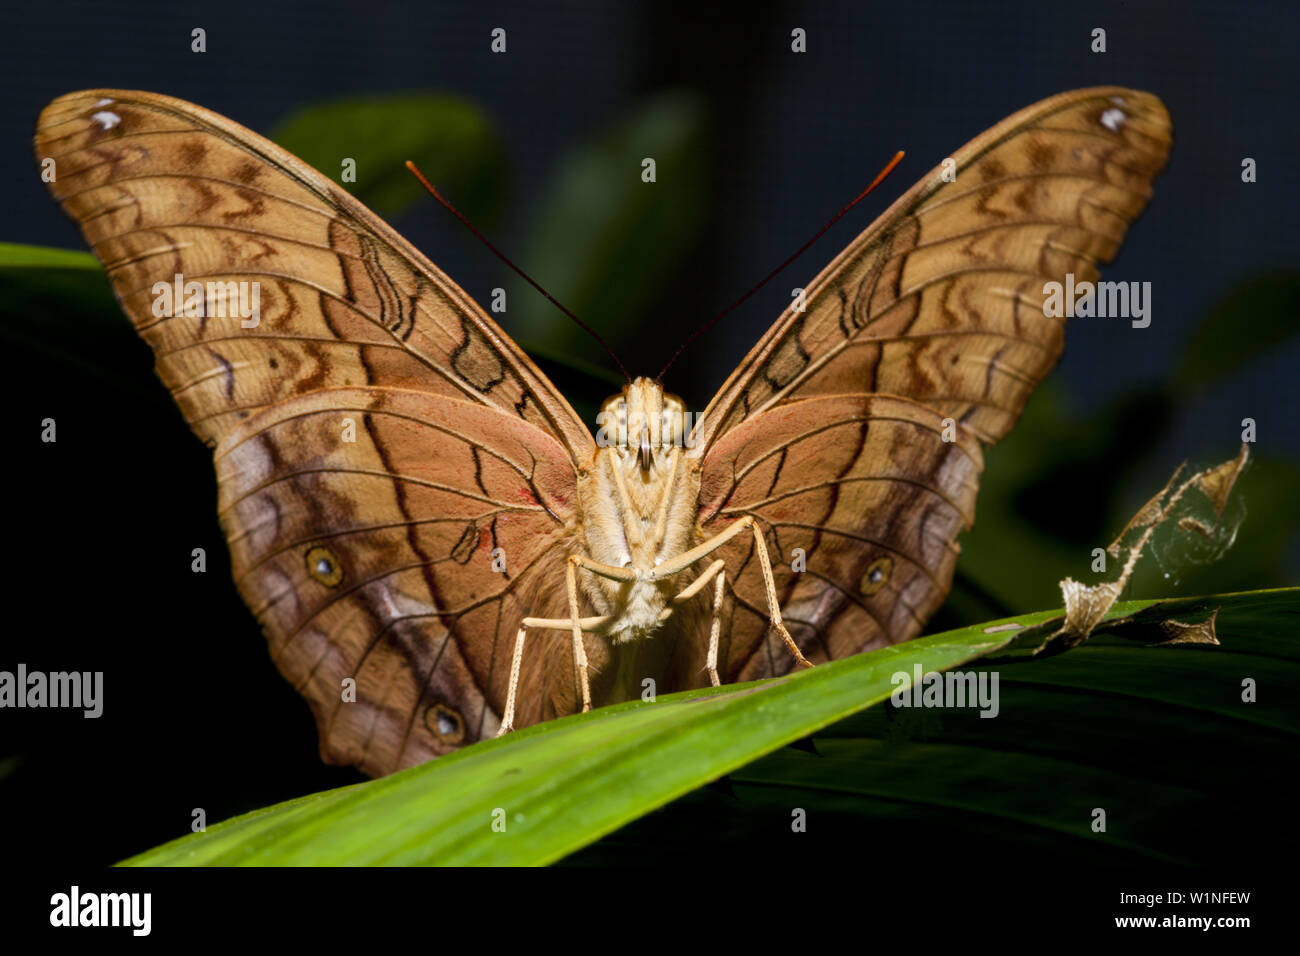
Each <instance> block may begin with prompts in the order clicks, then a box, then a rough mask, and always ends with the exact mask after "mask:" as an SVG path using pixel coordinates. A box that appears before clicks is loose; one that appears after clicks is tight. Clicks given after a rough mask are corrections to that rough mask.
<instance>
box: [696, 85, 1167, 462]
mask: <svg viewBox="0 0 1300 956" xmlns="http://www.w3.org/2000/svg"><path fill="white" fill-rule="evenodd" d="M1171 144H1172V140H1171V128H1170V122H1169V114H1168V112H1167V111H1166V110H1165V107H1164V104H1163V103H1161V102H1160V100H1159V99H1157V98H1156V97H1154V96H1152V95H1151V94H1149V93H1142V92H1139V91H1136V90H1128V89H1121V88H1117V87H1109V88H1100V89H1089V90H1076V91H1074V92H1071V93H1063V94H1061V95H1059V96H1054V97H1052V98H1051V99H1047V100H1044V101H1042V102H1041V103H1037V104H1035V105H1034V106H1031V107H1029V108H1027V109H1024V110H1022V111H1020V112H1019V113H1017V114H1015V115H1014V116H1011V117H1009V118H1008V119H1006V120H1004V121H1003V122H1001V123H999V124H998V125H997V126H995V127H993V128H992V129H991V130H989V131H988V132H986V133H984V134H983V135H981V136H979V137H977V138H976V139H974V140H973V141H972V142H970V143H968V144H967V145H966V146H964V147H963V148H962V149H960V150H958V151H957V152H956V153H954V154H953V156H952V159H953V162H954V165H953V167H952V169H953V171H954V172H955V180H954V181H952V182H948V181H945V179H944V172H945V167H944V166H942V165H941V166H939V167H936V169H935V170H934V171H933V172H932V173H931V174H930V175H929V176H927V177H925V178H924V179H922V180H921V181H920V182H919V183H917V184H916V185H915V186H913V187H912V189H910V190H909V191H908V192H907V193H906V194H905V195H903V197H902V198H900V199H899V200H898V201H897V202H895V203H894V204H893V205H892V206H891V207H890V208H889V209H888V210H886V212H885V213H884V214H883V215H882V216H881V217H880V218H879V219H877V220H876V222H875V223H873V224H872V225H871V226H870V227H869V228H868V229H867V230H866V231H865V232H863V233H862V234H861V235H860V236H858V237H857V238H856V239H855V240H854V241H853V242H852V243H850V245H849V246H848V248H847V249H845V250H844V251H843V252H842V253H840V255H839V256H837V257H836V258H835V259H834V261H832V262H831V264H830V265H828V266H827V267H826V268H825V269H824V270H822V272H821V274H820V275H818V276H817V278H816V279H814V280H813V281H812V282H811V283H809V284H808V286H807V293H806V299H807V302H806V311H804V312H802V313H801V312H796V311H795V310H794V308H793V306H792V307H791V309H789V310H787V311H786V313H785V314H784V315H782V316H781V318H780V319H779V320H778V321H777V323H776V324H775V325H774V326H773V327H772V328H771V329H770V330H769V331H768V333H767V334H766V335H765V336H764V337H763V338H762V340H761V341H760V342H759V343H758V345H756V346H755V347H754V349H753V350H752V351H751V352H750V353H749V355H747V356H746V357H745V359H744V361H742V362H741V364H740V366H739V367H738V368H737V369H736V371H735V372H734V373H733V374H732V375H731V377H730V378H729V379H728V380H727V382H726V384H724V385H723V387H722V389H721V391H719V393H718V395H717V396H716V397H715V398H714V400H713V401H712V402H711V403H710V405H709V407H708V409H706V410H705V412H704V414H703V415H702V416H701V418H700V422H699V426H698V429H697V436H698V439H699V441H698V444H699V445H700V447H702V448H705V449H707V447H708V445H709V444H710V443H711V442H712V441H713V440H715V439H716V438H717V437H719V436H721V435H723V434H725V433H726V432H727V430H728V429H730V428H734V427H735V426H736V425H738V424H739V423H740V422H742V421H746V420H748V419H750V418H752V417H754V416H755V415H759V414H761V413H762V412H764V411H765V410H767V409H769V408H773V407H775V406H777V405H779V404H781V403H782V402H788V401H794V400H797V399H800V398H809V397H814V396H819V395H840V394H855V393H872V392H884V393H889V394H893V395H901V396H905V397H907V398H911V399H913V400H915V401H919V402H923V403H924V404H926V405H929V406H930V407H931V408H934V409H936V410H937V411H940V412H942V413H943V414H944V416H946V417H952V418H955V419H956V420H958V421H960V422H961V423H962V424H963V425H964V426H965V427H967V428H969V429H970V430H971V431H973V432H974V433H975V435H976V436H977V437H979V438H980V440H981V441H983V442H985V443H990V442H994V441H997V440H998V439H999V438H1001V437H1002V436H1003V435H1005V434H1006V432H1007V431H1008V430H1009V429H1010V428H1011V426H1012V425H1013V424H1014V423H1015V421H1016V419H1017V418H1018V417H1019V415H1020V411H1021V409H1022V408H1023V407H1024V404H1025V401H1026V400H1027V399H1028V397H1029V393H1030V392H1031V391H1032V390H1033V388H1034V387H1035V386H1036V385H1037V384H1038V383H1039V382H1040V381H1041V380H1042V379H1043V377H1044V376H1045V375H1046V374H1047V373H1048V371H1050V369H1051V368H1052V366H1053V365H1055V364H1056V360H1057V358H1058V357H1059V356H1060V354H1061V348H1062V346H1063V344H1064V341H1065V339H1064V320H1063V319H1059V318H1048V317H1046V316H1045V315H1044V310H1043V306H1044V300H1045V299H1046V297H1047V294H1046V293H1045V292H1044V285H1045V283H1047V282H1050V281H1057V282H1064V281H1065V279H1066V274H1067V273H1073V275H1074V276H1075V280H1076V282H1082V281H1085V280H1086V281H1094V280H1096V279H1097V277H1098V271H1097V266H1098V264H1100V263H1105V262H1109V261H1110V260H1111V259H1112V258H1113V257H1114V255H1115V253H1116V252H1117V251H1118V249H1119V246H1120V242H1121V240H1122V239H1123V238H1124V233H1125V231H1126V230H1127V228H1128V225H1129V223H1130V222H1132V220H1133V219H1134V218H1135V217H1136V216H1137V215H1138V214H1139V213H1140V212H1141V211H1142V209H1143V208H1144V207H1145V206H1146V204H1147V200H1148V199H1149V198H1150V196H1151V180H1152V179H1153V177H1154V176H1155V175H1156V174H1157V173H1158V172H1159V171H1160V170H1161V169H1162V168H1163V167H1164V165H1165V161H1166V159H1167V158H1168V155H1169V149H1170V146H1171Z"/></svg>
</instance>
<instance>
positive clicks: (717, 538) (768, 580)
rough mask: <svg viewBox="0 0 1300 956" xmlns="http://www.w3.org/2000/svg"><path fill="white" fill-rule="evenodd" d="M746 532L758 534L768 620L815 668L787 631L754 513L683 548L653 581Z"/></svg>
mask: <svg viewBox="0 0 1300 956" xmlns="http://www.w3.org/2000/svg"><path fill="white" fill-rule="evenodd" d="M745 531H749V532H751V533H752V534H753V535H754V550H755V551H756V552H758V566H759V569H760V570H761V571H762V572H763V588H764V590H765V591H766V592H767V610H768V615H769V616H768V621H769V622H770V624H771V626H772V627H774V628H776V632H777V633H778V634H780V635H781V640H783V641H784V642H785V646H786V647H787V648H788V649H789V651H790V653H791V655H793V656H794V659H795V663H796V664H799V665H800V666H801V667H812V661H810V660H808V659H807V658H805V657H804V656H803V652H802V651H800V650H799V645H798V644H796V643H795V642H794V638H793V637H791V636H790V632H789V631H788V630H786V626H785V622H784V621H783V620H781V605H780V602H779V601H778V600H777V596H776V580H775V578H773V577H772V559H771V558H770V557H768V554H767V542H766V541H764V540H763V533H762V532H761V531H759V530H758V522H757V521H756V520H754V517H753V516H752V515H745V517H743V518H741V519H740V520H739V521H737V522H735V523H734V524H732V525H730V526H729V527H728V528H727V529H726V530H725V531H723V532H721V533H720V534H717V535H714V536H713V537H712V538H710V539H709V540H708V541H705V542H704V543H703V544H698V545H696V546H695V547H693V548H691V549H690V550H689V551H683V552H682V553H681V554H679V555H678V556H677V557H675V558H673V559H672V560H670V561H665V562H664V563H663V564H661V565H659V567H657V568H655V569H654V571H653V572H651V574H650V577H649V579H650V580H652V581H653V580H657V579H659V578H666V577H670V576H672V575H674V574H678V573H679V572H681V571H683V570H685V569H686V568H688V567H690V566H691V565H692V564H694V563H695V562H696V561H698V560H700V559H701V558H704V557H707V556H708V555H710V554H712V553H713V552H714V551H716V550H718V548H720V547H722V546H723V545H724V544H726V543H727V542H728V541H730V540H731V539H732V538H734V537H736V536H737V535H740V534H743V533H744V532H745Z"/></svg>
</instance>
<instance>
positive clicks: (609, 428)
mask: <svg viewBox="0 0 1300 956" xmlns="http://www.w3.org/2000/svg"><path fill="white" fill-rule="evenodd" d="M685 423H686V406H685V404H684V403H683V402H682V400H681V399H680V398H678V397H677V396H676V395H670V394H668V393H666V392H665V391H664V390H663V388H662V387H661V386H660V385H659V383H658V382H656V381H654V379H649V378H638V379H635V380H634V381H632V382H630V383H629V384H628V385H626V386H624V387H623V393H622V394H621V395H615V396H613V397H612V398H609V399H607V400H606V402H605V404H604V405H603V406H602V407H601V410H600V414H599V415H597V416H596V424H597V425H598V426H599V429H600V430H599V431H598V432H597V434H596V443H597V444H598V445H600V446H601V447H612V448H614V449H615V451H616V453H617V454H618V457H619V459H620V461H622V462H623V463H625V465H627V466H632V467H635V468H637V469H639V470H640V471H641V473H642V475H643V476H646V477H648V476H649V474H650V473H651V471H652V470H654V469H655V467H656V465H657V464H662V463H663V462H665V461H666V460H667V457H668V456H669V455H670V454H671V453H672V451H673V449H674V448H681V447H683V445H684V444H685V441H686V437H687V436H686V428H685Z"/></svg>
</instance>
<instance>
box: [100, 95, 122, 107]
mask: <svg viewBox="0 0 1300 956" xmlns="http://www.w3.org/2000/svg"><path fill="white" fill-rule="evenodd" d="M115 102H117V101H116V100H114V99H113V98H112V97H111V96H106V97H104V98H103V99H102V100H100V101H99V102H98V103H96V104H95V107H96V108H99V107H101V106H112V105H113V104H114V103H115Z"/></svg>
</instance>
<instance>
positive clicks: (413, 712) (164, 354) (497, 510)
mask: <svg viewBox="0 0 1300 956" xmlns="http://www.w3.org/2000/svg"><path fill="white" fill-rule="evenodd" d="M36 153H37V157H38V159H41V160H43V159H45V158H53V159H54V160H55V172H56V179H55V181H54V182H53V183H51V184H50V186H51V190H52V192H53V193H54V195H55V197H56V198H57V199H58V200H59V201H60V202H61V203H62V204H63V207H64V209H65V210H66V211H67V212H68V214H69V215H70V216H71V217H72V218H73V219H75V220H76V221H77V222H78V224H79V225H80V226H81V229H82V232H83V233H84V234H85V237H86V240H87V241H88V242H89V243H90V246H91V248H92V250H93V251H94V253H95V255H96V256H97V257H98V258H99V259H100V261H101V262H102V263H103V264H104V266H105V268H106V269H107V271H108V274H109V276H110V278H111V280H112V283H113V288H114V290H115V291H116V293H117V296H118V299H119V301H120V302H121V304H122V306H123V308H124V310H125V311H126V313H127V315H128V316H130V318H131V320H132V321H133V322H134V323H135V326H136V329H137V330H138V331H139V333H140V335H141V336H142V337H143V338H144V339H145V340H146V341H147V342H148V343H149V344H150V345H151V346H152V347H153V349H154V352H155V355H156V359H157V369H158V373H159V375H160V376H161V378H162V380H163V381H164V383H166V385H167V386H168V388H170V389H171V391H172V394H173V395H174V396H175V398H176V401H177V403H178V404H179V405H180V407H181V410H182V411H183V412H184V414H185V417H186V419H187V420H188V421H189V423H190V425H191V427H192V428H193V429H194V431H195V432H196V433H197V434H198V435H199V436H200V437H201V438H203V439H204V440H205V441H207V442H208V443H209V444H210V445H212V446H214V447H215V454H216V459H217V465H218V472H219V479H220V489H221V490H220V496H221V509H222V512H221V513H222V523H223V526H224V528H225V530H226V533H227V536H228V539H229V541H230V546H231V552H232V557H233V559H234V569H235V575H236V579H237V581H238V584H239V587H240V591H241V593H242V594H243V596H244V597H245V599H246V600H247V601H248V603H249V605H250V606H251V607H252V608H253V609H254V611H255V612H256V613H257V615H258V617H259V618H260V619H261V621H262V623H263V625H264V628H265V630H266V632H267V637H268V640H269V642H270V645H271V650H272V653H273V655H274V656H275V658H276V661H277V664H278V665H279V667H280V669H281V671H282V672H283V673H284V674H285V676H286V677H288V679H289V680H290V681H292V682H293V683H294V684H295V685H297V686H298V687H299V688H300V689H301V690H302V692H303V693H304V694H305V695H306V697H307V698H308V700H309V702H310V703H311V706H312V708H313V710H314V712H315V714H316V717H317V720H318V723H319V726H320V731H321V748H322V753H323V755H324V756H325V757H326V759H329V760H331V761H334V762H346V763H355V764H356V765H358V766H360V767H361V768H362V769H363V770H365V771H366V772H368V773H371V774H379V773H387V772H390V771H392V770H394V769H397V768H399V767H402V766H407V765H410V764H412V763H416V762H419V761H420V760H423V759H427V758H428V757H429V756H431V755H434V754H438V753H444V752H446V751H448V750H450V749H454V748H455V747H456V746H458V745H459V744H462V743H468V742H471V741H473V740H476V739H478V738H479V737H482V736H484V735H487V734H490V733H492V732H493V731H495V729H496V725H497V721H498V720H499V716H498V715H499V712H500V709H501V706H502V704H503V703H504V697H505V682H506V679H507V676H508V671H509V662H510V659H509V655H510V651H511V645H512V643H513V638H514V635H515V631H516V629H517V627H518V623H519V619H520V618H521V617H522V615H523V614H524V613H531V614H540V615H558V614H560V613H562V612H563V600H562V599H561V600H560V602H559V604H558V605H557V603H556V601H555V598H556V595H555V594H554V591H555V588H554V587H553V586H552V587H548V588H542V587H541V586H540V584H539V581H540V579H541V577H542V575H543V572H544V571H545V569H546V568H547V567H548V566H550V565H552V564H554V565H555V567H554V568H552V569H551V570H552V573H553V574H554V575H556V576H554V577H551V578H550V581H552V582H553V581H556V580H559V581H562V580H563V558H564V555H565V553H566V547H565V542H564V531H563V529H564V528H565V526H566V524H567V523H568V522H569V520H570V519H571V517H572V513H573V503H572V489H573V484H574V481H575V469H576V467H578V466H579V465H585V464H586V463H587V462H588V461H589V460H590V459H591V455H592V452H593V449H594V445H593V443H592V440H591V436H590V432H589V431H588V430H587V428H586V427H585V425H583V424H582V422H581V421H580V420H579V419H578V417H577V416H576V414H575V413H574V412H573V411H572V409H571V408H570V407H569V405H568V403H567V402H566V401H565V400H564V399H563V398H562V397H561V396H560V395H559V393H558V392H557V391H556V390H555V389H554V387H553V386H552V385H551V384H550V383H549V382H548V381H547V380H546V378H545V377H544V376H543V375H542V373H541V372H540V371H539V370H538V369H537V368H536V367H535V366H534V365H533V364H532V362H531V361H530V360H529V359H528V358H527V357H526V356H525V355H524V354H523V353H522V352H521V351H520V350H519V348H518V347H517V346H516V345H514V344H513V343H512V342H511V341H510V340H509V339H508V338H507V337H506V336H505V335H504V334H503V333H502V332H501V330H500V329H499V328H498V327H497V326H496V325H495V324H494V323H493V322H492V321H491V320H490V319H489V318H488V317H487V316H486V315H485V314H484V313H483V311H482V309H480V308H479V306H478V305H477V304H475V303H474V302H473V300H472V299H470V298H469V296H467V295H466V294H465V293H464V292H463V291H461V290H460V289H459V288H457V286H456V285H455V284H454V283H453V282H452V281H451V280H450V279H449V278H447V276H445V275H444V274H443V273H442V272H440V271H439V270H438V269H437V268H436V267H435V266H434V265H433V264H432V263H430V262H429V261H428V260H426V259H425V258H424V257H423V256H422V255H421V254H420V253H419V252H417V251H416V250H415V249H414V248H413V247H411V246H410V245H409V244H408V243H407V242H406V241H405V240H403V239H402V238H401V237H400V236H398V235H397V234H396V233H395V232H394V231H393V230H392V229H390V228H389V227H388V226H386V225H385V224H384V223H383V222H382V221H381V220H380V219H379V218H378V217H376V216H375V215H374V214H372V213H371V212H369V211H368V210H367V209H365V208H364V207H363V206H361V205H360V204H359V203H357V202H356V201H355V200H354V199H352V198H351V197H350V196H348V194H347V193H346V192H344V191H343V190H341V189H339V188H338V187H336V186H334V185H333V184H332V183H330V182H329V180H327V179H325V177H323V176H321V175H320V174H319V173H317V172H315V171H314V170H312V169H310V168H309V167H307V166H305V165H304V164H303V163H301V162H300V161H298V160H297V159H295V158H294V157H292V156H290V155H289V154H288V153H286V152H285V151H283V150H281V149H279V148H278V147H276V146H275V145H274V144H272V143H270V142H269V141H267V140H265V139H263V138H261V137H259V136H257V135H256V134H254V133H252V132H250V131H249V130H246V129H244V128H243V127H241V126H239V125H237V124H235V123H233V122H231V121H230V120H227V119H225V118H223V117H221V116H218V115H217V114H215V113H211V112H209V111H207V110H204V109H201V108H200V107H197V106H194V105H192V104H190V103H185V102H183V101H180V100H175V99H171V98H169V97H164V96H158V95H155V94H151V93H138V92H127V91H120V90H94V91H86V92H81V93H72V94H69V95H67V96H63V97H60V98H59V99H57V100H55V101H53V102H52V103H51V104H50V105H49V106H47V107H46V109H45V110H44V111H43V112H42V113H41V116H40V120H39V123H38V127H37V133H36ZM177 275H180V276H182V277H183V281H184V282H189V281H198V282H201V283H205V284H206V283H209V282H212V283H225V282H235V283H239V282H247V283H254V282H255V283H257V286H258V290H259V301H260V316H259V317H258V319H257V321H256V324H254V325H252V327H246V326H245V321H247V318H246V316H245V315H239V314H228V313H229V312H230V311H232V310H230V309H228V308H227V309H224V310H222V309H218V308H217V307H216V303H214V301H213V298H212V293H211V292H210V291H209V292H207V294H206V307H205V308H204V309H203V310H195V312H196V313H198V312H200V311H201V312H202V314H186V313H185V312H184V311H183V310H180V309H177V310H175V311H174V313H173V314H171V315H167V314H163V315H155V313H154V302H155V294H154V287H155V283H158V282H165V283H171V282H173V280H174V277H175V276H177ZM209 288H210V287H209ZM164 311H165V310H164ZM449 423H454V425H455V427H454V428H453V427H450V426H449ZM497 548H500V549H501V551H500V552H498V551H496V549H497ZM494 554H495V555H497V557H498V558H501V559H504V561H505V567H504V569H500V568H501V561H500V560H496V559H494V557H493V556H494ZM557 562H558V563H557ZM535 643H536V644H537V645H538V647H537V648H536V649H531V648H530V654H529V655H528V657H527V658H526V659H525V665H524V674H525V679H524V684H523V685H522V686H521V688H520V706H521V707H522V708H525V710H524V711H523V712H521V713H520V714H519V716H518V717H517V718H516V720H517V722H518V723H520V724H524V723H530V722H533V721H535V720H538V719H542V718H543V717H545V716H550V715H553V714H555V713H557V712H558V713H566V712H568V711H570V710H572V709H573V707H572V700H573V693H574V689H573V687H572V686H571V684H572V666H571V664H570V663H568V662H567V659H565V660H564V661H562V662H561V663H560V665H559V666H551V665H550V664H549V663H548V661H549V655H551V654H552V653H556V654H560V655H561V657H562V656H563V651H564V648H561V647H559V646H558V644H557V642H535ZM543 658H546V660H544V659H543ZM345 676H348V677H355V678H356V681H357V687H356V694H357V701H358V703H357V705H349V706H347V707H340V706H339V704H340V701H341V700H342V693H343V692H344V688H343V687H342V686H341V684H342V680H343V678H344V677H345Z"/></svg>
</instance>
